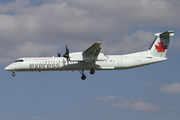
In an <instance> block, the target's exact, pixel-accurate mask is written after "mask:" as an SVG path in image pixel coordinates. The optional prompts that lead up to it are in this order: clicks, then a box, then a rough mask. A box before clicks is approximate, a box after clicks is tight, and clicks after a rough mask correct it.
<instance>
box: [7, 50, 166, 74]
mask: <svg viewBox="0 0 180 120" xmlns="http://www.w3.org/2000/svg"><path fill="white" fill-rule="evenodd" d="M147 54H148V51H144V52H138V53H133V54H127V55H107V57H108V59H107V60H101V61H95V62H85V61H67V59H66V58H64V57H37V58H20V59H18V60H22V61H18V62H14V63H12V64H10V65H9V66H7V67H6V68H5V70H7V71H69V70H71V71H75V70H90V69H91V68H93V69H94V70H120V69H129V68H134V67H139V66H143V65H148V64H153V63H157V62H161V61H164V60H166V59H167V58H161V57H147Z"/></svg>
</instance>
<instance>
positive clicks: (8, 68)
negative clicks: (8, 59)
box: [4, 65, 12, 71]
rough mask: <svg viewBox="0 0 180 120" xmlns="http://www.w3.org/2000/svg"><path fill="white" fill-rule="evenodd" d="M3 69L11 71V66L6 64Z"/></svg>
mask: <svg viewBox="0 0 180 120" xmlns="http://www.w3.org/2000/svg"><path fill="white" fill-rule="evenodd" d="M4 70H5V71H11V70H12V68H11V67H10V65H8V66H7V67H5V68H4Z"/></svg>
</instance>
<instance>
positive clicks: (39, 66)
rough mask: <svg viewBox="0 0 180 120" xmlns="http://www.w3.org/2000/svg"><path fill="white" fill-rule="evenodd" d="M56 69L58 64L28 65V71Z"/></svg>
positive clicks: (58, 66)
mask: <svg viewBox="0 0 180 120" xmlns="http://www.w3.org/2000/svg"><path fill="white" fill-rule="evenodd" d="M46 68H47V69H56V68H60V64H59V63H57V64H55V63H53V64H30V69H46Z"/></svg>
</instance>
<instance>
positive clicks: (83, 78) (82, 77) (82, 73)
mask: <svg viewBox="0 0 180 120" xmlns="http://www.w3.org/2000/svg"><path fill="white" fill-rule="evenodd" d="M79 72H80V73H81V75H82V76H81V79H82V80H85V79H86V76H85V75H84V70H82V71H80V70H79Z"/></svg>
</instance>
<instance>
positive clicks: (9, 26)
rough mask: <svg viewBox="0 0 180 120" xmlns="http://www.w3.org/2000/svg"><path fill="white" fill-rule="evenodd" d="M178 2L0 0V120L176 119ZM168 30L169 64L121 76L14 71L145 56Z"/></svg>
mask: <svg viewBox="0 0 180 120" xmlns="http://www.w3.org/2000/svg"><path fill="white" fill-rule="evenodd" d="M179 6H180V1H179V0H171V1H169V0H0V56H1V57H0V67H1V71H0V76H1V77H0V95H1V99H0V108H1V109H0V119H1V120H59V119H63V120H72V119H73V120H81V119H86V120H92V119H93V120H102V119H103V120H112V119H113V120H119V119H122V120H144V119H146V120H152V119H155V120H169V119H171V120H179V119H180V115H179V113H180V107H179V106H180V103H179V99H180V82H179V80H180V79H179V59H180V35H179V30H180V28H179V27H180V24H179V23H180V22H179V21H180V15H179V11H180V7H179ZM167 30H173V31H175V36H174V37H173V39H172V41H171V43H170V47H169V49H168V54H167V57H168V60H167V61H165V62H162V63H157V64H154V65H149V66H144V67H140V68H135V69H131V70H124V71H123V70H122V71H97V72H96V73H95V75H93V76H92V75H90V74H89V71H87V72H86V73H85V74H86V75H87V79H86V80H85V81H82V80H81V79H80V77H81V75H80V73H79V72H77V71H76V72H70V71H66V72H42V73H38V72H33V73H32V72H22V73H21V72H18V73H16V74H17V76H16V77H15V78H12V76H11V72H6V71H4V67H5V66H6V65H8V64H10V63H11V62H13V61H15V60H16V59H17V58H20V57H32V56H46V57H47V56H49V57H51V56H53V55H57V52H61V53H62V54H64V52H65V46H66V45H67V46H68V48H69V49H70V52H76V51H84V50H86V49H87V48H88V47H89V46H91V45H92V44H93V43H94V42H99V41H101V42H102V45H101V47H102V52H103V53H105V54H106V55H108V54H126V53H131V52H138V51H143V50H147V49H148V48H149V47H150V45H151V43H152V42H153V40H154V38H155V36H154V34H155V33H158V32H165V31H167Z"/></svg>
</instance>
